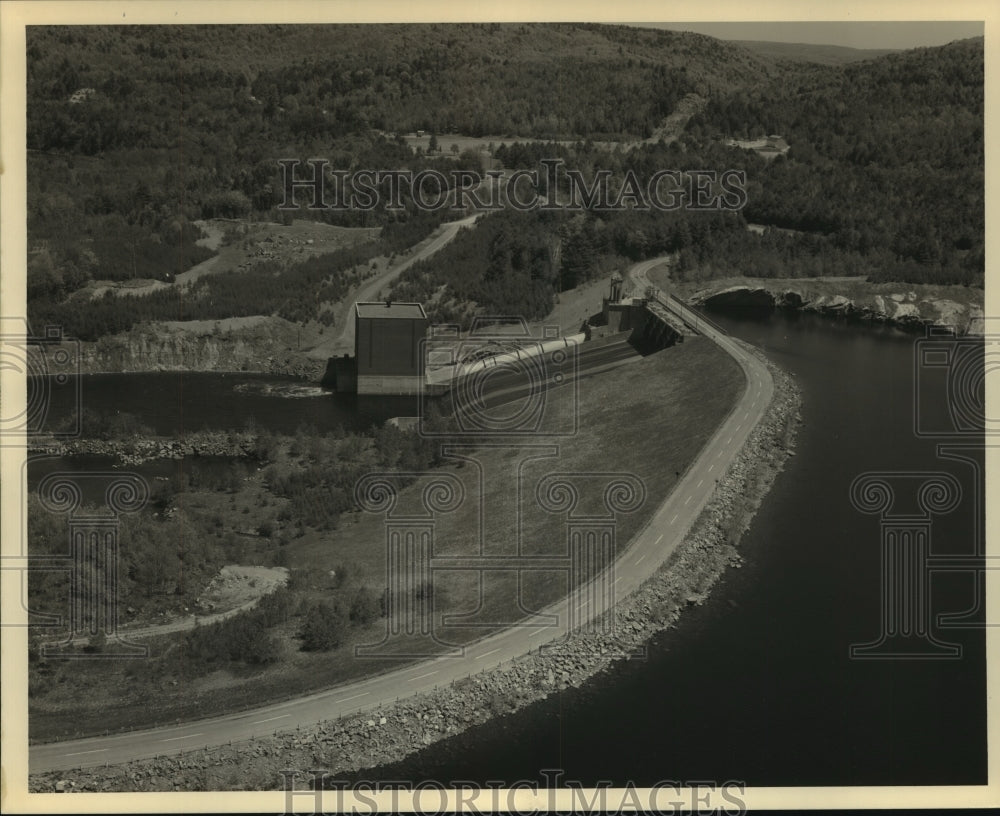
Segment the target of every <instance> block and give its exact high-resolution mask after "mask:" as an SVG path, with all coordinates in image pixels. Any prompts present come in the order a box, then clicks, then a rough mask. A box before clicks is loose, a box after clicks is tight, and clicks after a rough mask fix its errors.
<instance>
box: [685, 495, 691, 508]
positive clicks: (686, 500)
mask: <svg viewBox="0 0 1000 816" xmlns="http://www.w3.org/2000/svg"><path fill="white" fill-rule="evenodd" d="M689 501H691V497H690V496H688V497H687V498H686V499H684V505H685V507H686V506H687V503H688V502H689Z"/></svg>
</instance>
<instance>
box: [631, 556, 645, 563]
mask: <svg viewBox="0 0 1000 816" xmlns="http://www.w3.org/2000/svg"><path fill="white" fill-rule="evenodd" d="M645 557H646V556H645V555H640V556H639V557H638V558H636V559H635V561H634V562H633V563H635V564H638V563H639V562H640V561H642V559H643V558H645Z"/></svg>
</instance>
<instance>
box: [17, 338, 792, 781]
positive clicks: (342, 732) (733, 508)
mask: <svg viewBox="0 0 1000 816" xmlns="http://www.w3.org/2000/svg"><path fill="white" fill-rule="evenodd" d="M737 342H739V341H737ZM741 345H743V346H744V347H745V348H747V349H748V350H750V351H751V353H753V354H755V355H756V356H757V357H759V358H760V359H761V360H762V361H763V362H764V363H765V364H766V365H767V367H768V369H769V370H770V371H771V374H772V377H773V378H774V386H775V389H774V398H773V399H772V402H771V405H770V406H769V407H768V410H767V412H766V414H765V415H764V418H763V419H762V420H761V422H760V423H758V425H757V426H756V428H754V430H753V432H752V433H751V435H750V437H749V438H748V440H747V442H746V443H745V445H744V446H743V449H742V450H741V451H740V453H739V454H738V455H737V457H736V459H735V461H734V462H733V464H732V466H731V467H730V468H729V470H728V471H727V472H726V474H725V475H724V476H723V477H722V478H721V479H720V480H719V486H718V488H717V490H716V493H715V495H714V497H713V498H712V500H711V501H710V502H709V504H708V505H707V506H706V507H705V509H704V510H703V511H702V513H701V515H700V516H699V517H698V519H697V521H696V522H695V524H694V526H693V527H692V529H691V531H690V533H689V534H688V536H687V537H686V539H685V540H684V542H683V543H682V544H681V546H680V547H679V548H678V549H677V551H676V552H675V553H674V555H673V556H672V557H671V558H670V559H669V560H668V561H667V562H666V563H665V564H663V565H662V566H661V567H660V568H659V570H658V571H657V572H656V573H655V574H654V575H653V576H652V577H651V578H649V579H648V580H647V581H646V582H645V583H644V584H643V585H642V586H641V587H640V588H639V589H638V590H636V591H635V592H634V593H632V594H631V595H629V596H628V597H626V598H623V599H621V600H620V601H619V602H618V603H617V604H616V606H615V609H614V611H613V613H612V614H614V615H616V616H617V621H616V622H615V625H614V626H613V627H610V629H611V631H604V632H589V633H581V634H578V635H576V636H574V637H572V638H570V639H569V640H567V641H565V642H563V643H561V644H558V645H555V646H553V647H552V648H550V649H546V650H545V651H544V652H542V653H539V652H533V653H530V654H527V655H523V656H522V657H520V658H517V659H516V660H514V661H512V662H509V663H506V664H504V665H501V666H499V667H497V668H495V669H492V670H489V671H486V672H484V673H482V674H479V675H474V676H472V677H469V678H466V679H463V680H460V681H457V682H456V683H454V684H451V685H448V686H444V687H441V688H438V689H435V690H434V691H432V692H429V693H426V694H422V695H418V696H414V697H410V698H406V699H404V700H401V701H399V702H397V703H394V704H392V705H389V706H383V707H382V708H380V709H377V710H369V711H365V712H362V713H358V714H354V715H349V716H346V717H343V718H342V719H339V720H331V721H327V722H324V723H320V724H318V725H316V726H312V727H310V728H306V729H302V730H300V731H294V732H287V733H277V734H274V735H271V736H263V737H260V738H257V739H255V740H253V741H252V742H246V743H239V744H234V745H231V746H228V745H227V746H222V747H217V748H210V749H200V750H194V751H191V752H188V753H186V754H183V755H176V756H171V757H161V758H156V759H147V760H136V761H134V762H129V763H126V764H124V765H115V766H110V767H98V768H90V769H85V770H79V771H53V772H48V773H41V774H32V775H30V776H29V789H30V790H32V791H35V792H48V791H53V790H57V789H60V790H67V791H171V790H185V791H212V790H275V789H280V788H281V784H282V777H281V775H280V771H281V770H283V769H291V768H294V769H301V770H303V771H304V770H305V769H309V768H313V769H316V768H319V769H323V770H326V771H329V772H330V776H331V778H332V779H333V778H337V777H338V774H340V776H341V777H342V776H344V775H347V774H351V773H355V772H358V771H362V770H364V769H367V768H372V767H374V766H377V765H381V764H385V763H389V762H396V761H399V760H402V759H403V758H405V757H406V756H408V755H409V754H411V753H414V752H415V751H418V750H421V749H423V748H425V747H426V746H428V745H431V744H433V743H434V742H437V741H438V740H441V739H445V738H446V737H450V736H454V735H455V734H458V733H460V732H461V731H463V730H465V729H466V728H469V727H472V726H474V725H479V724H482V723H484V722H487V721H488V720H490V719H492V718H493V717H496V716H500V715H502V714H507V713H510V712H512V711H517V710H518V709H521V708H523V707H525V706H527V705H529V704H530V703H533V702H535V701H537V700H541V699H543V698H545V697H548V696H549V695H551V694H555V693H558V692H559V691H560V690H561V689H565V688H567V687H569V686H579V685H581V684H583V683H584V682H585V681H587V680H588V679H589V678H591V677H593V676H594V675H596V674H598V673H599V672H600V671H602V670H604V669H606V668H607V667H608V666H610V665H611V664H613V663H614V662H616V661H617V660H619V659H621V658H620V657H618V655H621V654H622V653H628V652H630V651H632V650H635V649H637V648H638V647H640V646H642V644H644V643H645V642H646V641H648V640H649V639H650V638H651V637H652V636H653V635H654V634H656V633H657V632H660V631H662V630H664V629H668V628H672V627H673V626H675V625H676V622H677V619H678V618H679V617H680V616H681V614H682V612H683V610H684V609H685V608H686V607H689V606H693V605H697V604H701V603H703V602H704V601H705V599H706V598H707V596H708V593H709V591H710V590H711V588H712V586H713V585H714V584H715V583H716V582H717V581H718V579H719V578H720V577H721V576H722V574H723V572H724V571H725V569H726V568H727V567H730V566H731V567H736V568H738V567H739V566H740V565H741V563H742V557H741V556H740V554H739V551H738V549H737V547H736V545H737V544H738V542H739V539H740V537H741V536H742V534H743V532H744V531H745V530H746V529H747V527H749V525H750V522H751V520H752V518H753V516H754V514H755V512H756V510H757V508H758V507H759V506H760V503H761V501H762V500H763V499H764V497H765V496H766V495H767V493H768V491H769V489H770V487H771V485H772V484H773V482H774V479H775V478H776V477H777V475H778V473H780V472H781V470H782V468H783V467H784V463H785V461H786V459H787V458H788V456H790V455H792V454H793V453H794V438H795V434H796V430H797V425H798V423H799V421H800V418H799V405H800V402H801V396H800V392H799V389H798V386H797V385H796V384H795V382H794V380H793V378H792V377H791V376H790V375H789V374H787V373H786V372H784V371H783V370H782V369H780V368H778V367H777V366H775V365H774V364H773V363H771V362H770V361H769V360H768V359H767V358H766V357H765V356H764V355H763V354H762V353H760V352H759V351H757V350H756V349H753V348H752V347H751V346H748V345H746V344H742V343H741ZM300 784H301V783H300Z"/></svg>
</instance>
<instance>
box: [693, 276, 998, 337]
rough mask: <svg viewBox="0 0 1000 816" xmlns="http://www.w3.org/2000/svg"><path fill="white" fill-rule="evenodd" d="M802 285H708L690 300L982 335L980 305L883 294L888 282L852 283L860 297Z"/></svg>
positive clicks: (698, 303)
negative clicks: (872, 283) (790, 310)
mask: <svg viewBox="0 0 1000 816" xmlns="http://www.w3.org/2000/svg"><path fill="white" fill-rule="evenodd" d="M823 283H824V285H823V286H822V287H818V286H815V285H812V284H811V283H810V282H803V283H802V284H801V285H799V286H796V287H789V286H788V285H787V283H786V282H776V283H774V284H768V283H763V284H760V285H756V284H753V285H736V286H732V285H730V286H725V285H723V286H719V287H710V288H708V289H704V290H702V291H699V292H696V293H694V294H693V295H692V296H691V297H689V298H688V302H689V303H691V304H692V305H696V306H705V307H706V308H709V309H733V308H739V309H747V310H752V311H769V310H772V309H794V310H800V311H804V312H813V313H816V314H820V315H823V316H826V317H833V318H838V319H841V320H852V321H859V322H866V323H884V324H888V325H892V326H896V327H897V328H900V329H903V330H906V331H916V332H922V331H924V328H925V327H926V326H942V327H951V328H953V329H954V330H955V332H956V333H958V334H960V335H977V334H982V332H983V309H982V306H981V305H979V304H978V303H975V302H972V301H969V302H967V303H959V302H958V301H956V300H953V299H950V298H948V297H942V296H938V295H936V294H931V293H923V292H922V293H918V292H917V291H915V290H914V289H906V290H905V291H896V292H884V291H876V289H884V288H885V286H886V285H885V284H882V285H871V286H870V287H869V289H870V291H864V290H863V287H860V286H859V285H858V284H853V285H852V286H851V288H852V289H856V290H859V291H858V292H857V293H856V294H852V295H851V296H847V295H844V294H831V293H830V292H829V291H821V289H824V290H829V288H830V286H829V285H828V284H826V282H823Z"/></svg>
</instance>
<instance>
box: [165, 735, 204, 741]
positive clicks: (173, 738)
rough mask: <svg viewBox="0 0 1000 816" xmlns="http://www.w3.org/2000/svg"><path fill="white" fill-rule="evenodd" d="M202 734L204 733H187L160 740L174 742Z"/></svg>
mask: <svg viewBox="0 0 1000 816" xmlns="http://www.w3.org/2000/svg"><path fill="white" fill-rule="evenodd" d="M200 736H203V734H185V735H184V736H183V737H167V738H166V739H162V740H160V742H173V741H174V740H181V739H191V738H192V737H200Z"/></svg>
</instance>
